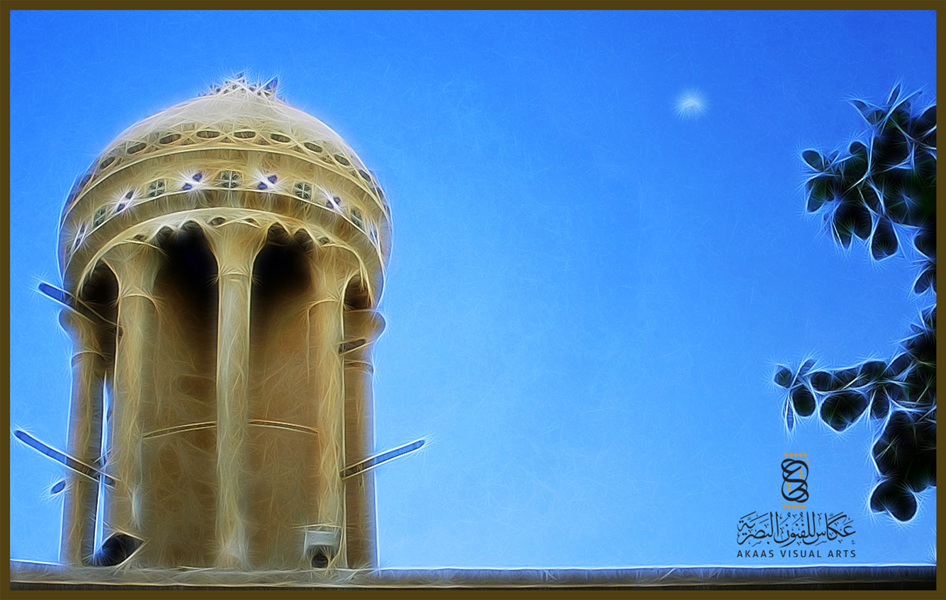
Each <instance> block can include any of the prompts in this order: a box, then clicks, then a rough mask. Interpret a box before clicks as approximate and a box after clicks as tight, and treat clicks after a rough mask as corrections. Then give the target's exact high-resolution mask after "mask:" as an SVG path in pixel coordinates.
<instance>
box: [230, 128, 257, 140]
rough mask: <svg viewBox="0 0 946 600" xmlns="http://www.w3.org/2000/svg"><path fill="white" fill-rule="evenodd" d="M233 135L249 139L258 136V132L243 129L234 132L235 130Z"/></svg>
mask: <svg viewBox="0 0 946 600" xmlns="http://www.w3.org/2000/svg"><path fill="white" fill-rule="evenodd" d="M233 137H235V138H240V139H241V140H248V139H250V138H255V137H256V132H255V131H250V130H248V129H246V130H243V131H234V132H233Z"/></svg>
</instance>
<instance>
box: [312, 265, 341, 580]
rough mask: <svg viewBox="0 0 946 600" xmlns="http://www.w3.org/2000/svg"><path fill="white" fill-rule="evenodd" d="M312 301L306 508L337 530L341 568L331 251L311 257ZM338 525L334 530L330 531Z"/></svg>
mask: <svg viewBox="0 0 946 600" xmlns="http://www.w3.org/2000/svg"><path fill="white" fill-rule="evenodd" d="M311 265H312V280H313V282H314V288H315V295H316V297H315V299H314V302H313V304H312V308H310V309H309V339H310V342H309V385H310V389H311V390H312V402H313V403H314V408H315V412H316V422H317V423H318V425H317V431H318V434H317V435H318V448H319V455H318V457H317V460H316V467H315V468H316V470H317V473H316V475H315V477H314V478H313V479H314V481H315V482H317V490H318V491H317V493H316V494H314V496H313V497H314V501H315V505H314V506H310V507H309V509H308V511H307V512H308V515H309V517H308V520H309V524H310V525H318V526H322V527H326V526H327V527H328V528H330V530H332V531H337V532H338V537H339V548H338V555H337V556H335V557H334V560H333V561H332V563H331V564H332V565H333V566H335V567H342V568H344V567H346V566H347V560H346V556H345V549H344V531H343V524H344V519H345V512H344V511H345V505H344V497H343V491H342V481H341V476H340V471H341V470H342V468H344V438H343V436H344V413H343V402H344V396H343V374H342V362H341V358H340V357H339V355H338V345H339V343H341V341H342V307H343V299H342V294H343V292H342V289H341V286H342V283H341V281H340V280H341V276H340V273H338V272H337V271H338V269H337V265H336V260H335V258H334V257H333V252H332V250H329V251H317V254H316V255H315V257H314V258H313V259H312V262H311ZM334 528H337V529H334Z"/></svg>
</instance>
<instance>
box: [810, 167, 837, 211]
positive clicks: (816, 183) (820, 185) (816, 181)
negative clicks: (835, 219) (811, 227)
mask: <svg viewBox="0 0 946 600" xmlns="http://www.w3.org/2000/svg"><path fill="white" fill-rule="evenodd" d="M832 179H833V177H831V176H828V175H820V176H818V177H812V178H811V179H809V180H808V182H807V183H806V184H805V187H806V188H807V192H808V212H816V211H817V210H818V209H819V208H821V206H822V205H823V204H824V203H825V202H828V201H829V200H830V199H831V190H830V188H829V184H830V182H831V180H832Z"/></svg>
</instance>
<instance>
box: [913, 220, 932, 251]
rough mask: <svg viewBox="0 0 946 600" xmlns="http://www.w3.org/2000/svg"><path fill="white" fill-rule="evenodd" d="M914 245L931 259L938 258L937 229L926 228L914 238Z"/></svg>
mask: <svg viewBox="0 0 946 600" xmlns="http://www.w3.org/2000/svg"><path fill="white" fill-rule="evenodd" d="M913 245H914V246H916V249H917V250H919V251H920V252H922V253H923V254H924V255H925V256H928V257H929V258H935V257H936V229H935V228H933V227H924V228H923V229H921V230H920V231H919V233H917V234H916V237H914V238H913Z"/></svg>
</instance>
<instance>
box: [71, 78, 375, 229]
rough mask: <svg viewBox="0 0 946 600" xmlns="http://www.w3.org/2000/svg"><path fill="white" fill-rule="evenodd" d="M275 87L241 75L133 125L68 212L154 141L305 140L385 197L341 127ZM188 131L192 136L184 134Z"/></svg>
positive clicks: (80, 183)
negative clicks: (96, 184)
mask: <svg viewBox="0 0 946 600" xmlns="http://www.w3.org/2000/svg"><path fill="white" fill-rule="evenodd" d="M275 92H276V79H273V80H271V81H270V82H268V83H266V84H263V85H251V84H249V83H247V82H246V80H245V79H243V78H242V77H241V78H238V79H234V80H230V81H227V82H226V83H224V84H223V85H219V86H214V87H213V88H212V89H211V91H210V92H209V93H207V94H204V95H201V96H198V97H196V98H193V99H191V100H188V101H186V102H182V103H180V104H177V105H175V106H172V107H171V108H168V109H166V110H163V111H161V112H159V113H157V114H155V115H152V116H150V117H148V118H146V119H144V120H142V121H139V122H138V123H136V124H134V125H132V126H131V127H129V128H128V129H126V130H125V131H123V132H122V133H121V134H120V135H119V136H118V137H117V138H115V140H114V141H113V142H112V143H111V144H109V145H108V147H107V148H106V149H105V150H104V151H103V152H102V153H101V154H100V155H99V157H98V158H97V159H96V161H95V163H94V164H93V165H92V166H91V167H90V169H89V170H88V171H87V172H86V174H85V175H84V176H82V177H80V178H79V179H78V180H77V182H76V185H75V186H74V187H73V189H72V191H71V192H70V194H69V198H68V199H67V201H66V206H65V207H64V211H63V214H64V215H65V213H66V212H68V210H69V208H70V207H71V205H72V204H73V202H74V201H75V200H76V199H77V198H78V196H80V195H81V194H82V192H83V191H84V188H86V187H88V184H90V183H91V182H92V180H94V179H96V177H97V175H99V174H100V173H101V172H102V171H104V170H106V169H108V167H110V166H113V165H114V164H115V163H116V161H119V160H120V159H121V158H123V157H124V156H126V155H135V156H139V155H142V156H143V155H146V154H148V153H149V152H150V151H151V150H152V149H155V147H157V149H160V148H161V147H167V146H171V145H188V142H190V144H194V143H199V142H201V141H206V142H209V143H213V142H223V143H234V142H235V143H237V144H239V143H244V144H246V143H248V144H252V145H256V146H266V145H272V146H275V147H279V146H288V145H291V144H295V145H301V146H302V147H303V148H305V149H306V150H308V151H309V152H314V153H316V154H323V153H325V154H326V158H328V159H331V160H333V161H334V162H336V163H338V164H340V165H341V166H343V167H348V168H352V169H354V170H356V171H357V172H358V175H359V176H360V177H361V178H362V179H363V180H364V181H365V182H366V183H368V184H370V185H371V187H373V188H374V190H375V191H376V192H377V193H378V194H380V195H381V196H382V199H383V193H382V192H381V191H380V188H378V187H377V184H376V183H375V182H374V181H373V178H372V176H371V174H370V172H369V171H368V169H367V167H365V165H364V163H363V162H362V161H361V159H360V158H359V157H358V156H357V155H356V154H355V152H354V150H352V149H351V147H350V146H348V144H347V143H345V141H344V140H343V139H342V137H341V136H340V135H339V134H338V133H336V132H335V131H334V130H332V129H331V128H330V127H329V126H328V125H326V124H325V123H323V122H322V121H320V120H318V119H316V118H315V117H313V116H312V115H310V114H308V113H306V112H303V111H301V110H299V109H297V108H293V107H292V106H289V105H288V104H286V103H285V102H284V101H282V100H281V99H280V98H279V97H277V96H276V93H275ZM188 134H191V139H185V138H186V137H187V136H188ZM323 160H325V159H323Z"/></svg>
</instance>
